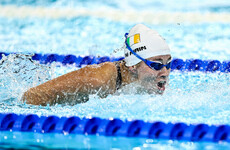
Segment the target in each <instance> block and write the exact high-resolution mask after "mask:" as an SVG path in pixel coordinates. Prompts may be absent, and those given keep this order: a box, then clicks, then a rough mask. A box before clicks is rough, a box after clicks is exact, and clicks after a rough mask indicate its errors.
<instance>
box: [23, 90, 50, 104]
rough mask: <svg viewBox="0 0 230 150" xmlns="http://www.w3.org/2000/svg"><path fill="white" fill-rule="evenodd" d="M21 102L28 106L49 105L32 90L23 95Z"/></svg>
mask: <svg viewBox="0 0 230 150" xmlns="http://www.w3.org/2000/svg"><path fill="white" fill-rule="evenodd" d="M21 100H22V101H23V102H25V103H27V104H32V105H42V106H45V105H47V103H46V102H45V101H44V100H42V99H40V96H39V95H38V93H35V92H33V90H32V89H29V90H28V91H26V92H25V93H24V94H23V96H22V99H21Z"/></svg>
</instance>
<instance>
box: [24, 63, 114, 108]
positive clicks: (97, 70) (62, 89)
mask: <svg viewBox="0 0 230 150" xmlns="http://www.w3.org/2000/svg"><path fill="white" fill-rule="evenodd" d="M116 76H117V74H116V66H115V65H114V64H113V63H111V62H107V63H103V64H100V65H92V66H86V67H85V68H82V69H79V70H76V71H73V72H70V73H68V74H65V75H63V76H60V77H58V78H55V79H53V80H50V81H48V82H45V83H43V84H41V85H39V86H37V87H33V88H31V89H29V90H28V91H26V92H25V93H24V95H23V97H22V100H23V101H26V103H28V104H34V105H47V104H50V105H52V104H55V103H64V102H65V100H66V99H68V97H70V96H71V95H72V96H73V95H76V94H95V93H97V94H98V95H99V96H105V95H108V94H111V93H114V92H115V87H116Z"/></svg>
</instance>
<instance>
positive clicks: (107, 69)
mask: <svg viewBox="0 0 230 150" xmlns="http://www.w3.org/2000/svg"><path fill="white" fill-rule="evenodd" d="M82 72H84V73H86V72H88V73H89V72H90V73H91V74H92V75H94V74H95V75H98V74H100V75H101V76H102V77H106V76H113V75H116V72H117V68H116V65H115V64H114V63H113V62H104V63H101V64H94V65H88V66H86V67H84V68H82Z"/></svg>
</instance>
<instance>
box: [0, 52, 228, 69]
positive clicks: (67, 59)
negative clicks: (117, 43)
mask: <svg viewBox="0 0 230 150" xmlns="http://www.w3.org/2000/svg"><path fill="white" fill-rule="evenodd" d="M2 54H4V55H9V53H4V52H0V59H1V58H2ZM32 59H33V60H36V61H39V62H40V63H41V64H49V63H52V62H58V63H62V64H63V65H73V64H74V65H76V67H82V66H83V65H91V64H99V63H103V62H108V61H110V62H114V61H119V60H122V59H124V58H123V57H109V56H103V57H95V56H75V55H58V54H34V56H33V57H32ZM174 70H179V71H202V72H223V73H229V72H230V61H223V62H221V61H219V60H200V59H187V60H183V59H177V58H174V59H173V60H172V71H174Z"/></svg>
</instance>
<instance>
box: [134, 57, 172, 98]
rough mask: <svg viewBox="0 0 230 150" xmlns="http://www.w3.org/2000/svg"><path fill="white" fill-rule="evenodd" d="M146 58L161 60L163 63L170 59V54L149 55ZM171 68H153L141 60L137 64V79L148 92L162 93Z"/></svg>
mask: <svg viewBox="0 0 230 150" xmlns="http://www.w3.org/2000/svg"><path fill="white" fill-rule="evenodd" d="M148 60H150V61H156V62H161V63H163V64H164V65H165V64H167V63H168V62H170V61H171V55H160V56H155V57H151V58H149V59H148ZM170 71H171V69H167V68H166V67H163V68H162V69H161V70H153V69H151V68H150V67H149V66H147V65H146V64H145V63H144V62H143V61H142V62H140V64H139V65H138V66H137V75H138V81H139V83H140V84H141V85H142V87H144V89H145V90H146V91H147V92H148V93H149V94H152V93H156V94H163V93H164V91H165V86H166V84H167V83H168V77H169V73H170Z"/></svg>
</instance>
